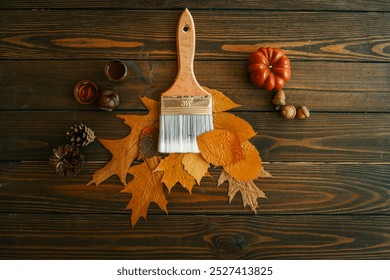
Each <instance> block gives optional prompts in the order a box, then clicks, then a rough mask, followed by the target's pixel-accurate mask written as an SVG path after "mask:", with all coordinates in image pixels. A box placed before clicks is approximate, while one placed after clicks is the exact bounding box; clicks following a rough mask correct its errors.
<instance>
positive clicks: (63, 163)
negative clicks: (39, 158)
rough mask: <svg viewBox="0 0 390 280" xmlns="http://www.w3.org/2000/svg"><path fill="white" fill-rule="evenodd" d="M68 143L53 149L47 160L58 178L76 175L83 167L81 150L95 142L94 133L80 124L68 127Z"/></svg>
mask: <svg viewBox="0 0 390 280" xmlns="http://www.w3.org/2000/svg"><path fill="white" fill-rule="evenodd" d="M66 136H67V139H68V141H69V143H67V144H66V145H65V146H58V148H54V149H53V153H54V155H52V156H51V157H50V158H49V165H50V166H51V167H52V168H53V169H54V170H55V172H56V174H57V175H59V176H65V177H67V178H69V177H72V176H75V175H77V173H79V172H80V170H81V168H82V167H83V165H84V155H83V154H82V153H81V149H83V148H85V147H86V146H88V145H89V144H90V143H92V142H93V141H94V140H95V133H94V131H93V130H92V129H90V128H89V127H87V126H86V125H84V124H82V123H80V124H76V125H73V126H71V127H70V131H68V132H66Z"/></svg>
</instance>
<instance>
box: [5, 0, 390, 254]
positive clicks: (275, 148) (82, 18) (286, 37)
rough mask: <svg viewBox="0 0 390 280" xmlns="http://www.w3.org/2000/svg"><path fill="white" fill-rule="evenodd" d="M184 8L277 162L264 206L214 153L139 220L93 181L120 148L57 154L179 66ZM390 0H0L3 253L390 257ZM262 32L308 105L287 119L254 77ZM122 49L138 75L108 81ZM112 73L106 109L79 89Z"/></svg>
mask: <svg viewBox="0 0 390 280" xmlns="http://www.w3.org/2000/svg"><path fill="white" fill-rule="evenodd" d="M186 7H187V8H189V9H190V10H191V13H192V15H193V17H194V21H195V24H196V29H197V48H196V61H195V72H196V76H197V78H198V80H199V82H200V83H201V84H202V85H205V86H208V87H210V88H215V89H219V90H221V91H223V92H224V93H225V94H226V95H227V96H229V97H230V98H231V99H233V100H234V101H235V102H237V103H239V104H242V107H240V108H238V109H236V110H235V111H234V113H235V114H237V115H239V116H240V117H242V118H244V119H246V120H247V121H248V122H250V123H251V124H252V125H253V127H254V129H255V130H256V131H258V135H257V136H256V137H254V138H253V139H252V140H253V141H252V143H253V144H255V146H256V147H257V148H258V150H259V151H260V154H261V156H262V158H263V160H264V166H265V169H266V170H268V171H269V172H271V173H272V174H273V176H274V177H273V178H263V179H259V180H257V181H256V184H257V185H258V186H259V187H260V188H261V189H262V190H263V191H264V192H265V193H266V194H267V197H268V199H267V200H259V204H260V209H259V210H258V214H257V215H254V214H253V213H252V212H250V210H248V209H244V208H243V207H242V202H241V198H240V197H236V198H235V199H234V200H233V201H232V203H231V204H230V205H229V204H228V198H227V196H226V194H227V186H226V185H225V184H224V185H222V186H221V187H219V188H216V183H217V182H216V181H217V178H218V176H219V172H220V169H218V168H217V169H212V170H210V173H211V175H212V176H213V177H212V178H208V179H206V180H204V181H202V184H201V186H198V187H195V188H194V190H193V194H192V195H190V194H189V193H188V192H187V191H185V190H184V189H181V188H179V187H175V188H174V189H173V190H172V192H171V193H170V194H168V193H166V195H167V198H168V202H169V204H168V210H169V215H168V216H166V215H165V214H163V213H162V212H161V211H160V210H159V209H158V207H157V206H155V205H151V207H150V211H149V215H148V218H147V221H146V222H145V221H143V220H140V221H139V223H138V224H137V226H136V227H135V229H131V225H130V213H129V211H127V210H125V206H126V204H127V202H128V200H129V198H130V195H128V194H121V193H119V192H120V190H121V188H122V185H121V183H120V182H119V180H118V179H117V178H116V177H112V178H110V179H109V180H107V181H106V182H104V183H103V184H102V185H101V186H100V187H99V188H96V187H94V186H86V185H85V184H86V183H87V182H88V181H89V180H90V178H91V175H92V174H93V173H94V171H96V170H97V169H99V168H101V167H102V166H104V165H105V163H107V161H108V160H109V159H110V154H109V152H107V151H106V150H105V149H104V148H103V147H102V146H101V145H99V144H98V143H97V142H96V143H93V144H92V145H91V146H90V147H89V148H88V149H87V150H86V154H85V155H86V159H87V162H86V164H85V166H84V168H83V171H82V173H81V174H80V175H79V176H77V177H76V178H74V179H64V178H60V177H57V176H56V175H55V174H54V173H53V172H52V170H51V169H50V168H49V166H48V157H49V156H50V154H51V150H52V148H53V147H56V146H58V145H62V144H64V142H65V136H64V133H65V131H66V130H67V129H68V128H69V127H70V126H71V125H72V124H74V123H79V122H83V123H85V124H87V125H88V126H90V127H91V128H93V129H94V130H95V131H96V134H97V136H98V137H101V138H120V137H123V136H125V135H127V134H128V133H129V128H128V127H126V126H125V125H123V123H122V122H121V120H119V119H117V118H116V117H115V114H116V113H121V114H127V113H128V114H144V113H145V109H144V108H143V106H142V104H141V103H140V101H139V99H138V97H139V96H147V97H149V98H153V99H158V97H159V95H160V93H161V92H162V91H164V90H165V89H166V88H167V87H169V85H170V84H171V83H172V82H173V80H174V78H175V75H176V70H177V64H176V48H175V30H176V23H177V20H178V17H179V15H180V13H181V11H182V9H184V8H186ZM389 12H390V2H389V1H363V0H359V1H352V0H350V1H348V0H338V1H310V0H307V1H288V0H275V1H220V0H216V1H206V0H200V1H173V0H172V1H151V0H150V1H148V0H146V1H145V0H143V1H135V0H134V1H82V2H81V3H79V1H74V0H67V1H55V3H52V1H41V0H35V1H27V0H25V1H22V0H12V1H11V0H3V1H1V2H0V128H1V135H2V137H0V149H1V150H0V151H1V152H0V225H1V227H0V258H1V259H43V258H49V259H172V258H174V259H389V258H390V223H389V222H390V216H389V215H390V201H389V198H390V172H389V171H390V97H389V94H390V14H389ZM259 46H273V47H280V48H282V49H283V50H284V51H285V52H286V54H287V55H288V56H289V57H290V59H291V64H292V79H291V80H290V81H289V82H288V83H287V84H286V87H285V91H286V94H287V102H288V103H290V104H294V105H297V106H299V105H306V106H308V107H309V108H310V109H311V110H312V116H311V117H310V118H309V119H307V120H304V121H300V120H285V119H282V118H281V117H280V116H279V114H278V113H277V112H275V111H274V109H273V107H272V106H271V99H272V96H271V95H270V94H269V93H267V92H265V91H264V90H261V89H258V88H256V87H254V86H253V85H252V84H251V83H250V82H249V79H248V76H247V73H246V65H247V62H246V60H247V57H248V56H249V54H250V53H251V52H252V51H254V50H256V48H258V47H259ZM112 58H119V59H122V60H124V61H125V62H126V64H127V66H128V67H129V69H130V72H131V75H130V78H129V80H128V81H127V82H126V83H123V84H118V85H117V84H115V85H114V84H112V83H110V82H109V81H108V80H107V79H106V78H105V77H104V73H103V67H104V64H105V63H106V62H107V61H108V60H109V59H112ZM82 79H91V80H93V81H95V82H96V83H97V84H98V86H99V87H115V88H116V89H117V90H118V92H119V94H120V96H121V105H120V107H119V108H118V109H117V110H116V111H115V112H112V113H107V112H103V111H100V110H98V109H97V108H96V107H95V106H93V105H90V106H83V105H80V104H78V103H77V102H76V101H75V100H74V98H73V96H72V92H73V86H74V85H75V84H76V83H77V81H79V80H82Z"/></svg>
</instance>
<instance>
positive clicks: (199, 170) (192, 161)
mask: <svg viewBox="0 0 390 280" xmlns="http://www.w3.org/2000/svg"><path fill="white" fill-rule="evenodd" d="M182 163H183V165H184V169H185V170H186V171H187V172H188V173H189V174H190V175H191V176H192V177H194V178H195V180H196V182H197V183H198V185H200V181H201V180H202V178H203V177H204V176H207V175H208V172H207V170H208V169H209V167H210V164H209V163H208V162H207V161H206V160H205V159H204V158H203V157H202V156H201V155H200V154H194V153H189V154H185V155H184V156H183V160H182Z"/></svg>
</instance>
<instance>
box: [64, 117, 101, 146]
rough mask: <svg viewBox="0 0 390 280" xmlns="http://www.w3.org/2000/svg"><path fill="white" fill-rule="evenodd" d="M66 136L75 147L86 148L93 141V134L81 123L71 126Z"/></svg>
mask: <svg viewBox="0 0 390 280" xmlns="http://www.w3.org/2000/svg"><path fill="white" fill-rule="evenodd" d="M66 136H67V137H68V139H69V140H70V144H72V145H75V146H76V147H80V146H81V147H86V146H88V145H89V144H90V143H92V142H93V141H94V140H95V132H94V131H93V130H92V129H90V128H89V127H87V126H86V125H84V124H82V123H80V124H75V125H73V126H71V127H70V131H68V132H67V133H66Z"/></svg>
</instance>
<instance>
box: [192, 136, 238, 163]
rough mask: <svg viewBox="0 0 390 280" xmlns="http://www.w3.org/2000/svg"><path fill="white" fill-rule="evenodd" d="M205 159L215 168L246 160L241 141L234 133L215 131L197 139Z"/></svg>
mask: <svg viewBox="0 0 390 280" xmlns="http://www.w3.org/2000/svg"><path fill="white" fill-rule="evenodd" d="M197 142H198V147H199V150H200V153H201V155H202V157H203V158H204V159H206V160H207V161H208V162H209V163H211V164H213V165H215V166H223V165H229V164H232V163H235V162H237V161H239V160H241V159H243V158H244V155H243V152H242V148H241V143H240V139H239V138H238V137H237V135H236V134H235V133H233V132H230V131H227V130H222V129H214V130H212V131H209V132H206V133H203V134H201V135H199V136H198V137H197Z"/></svg>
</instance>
